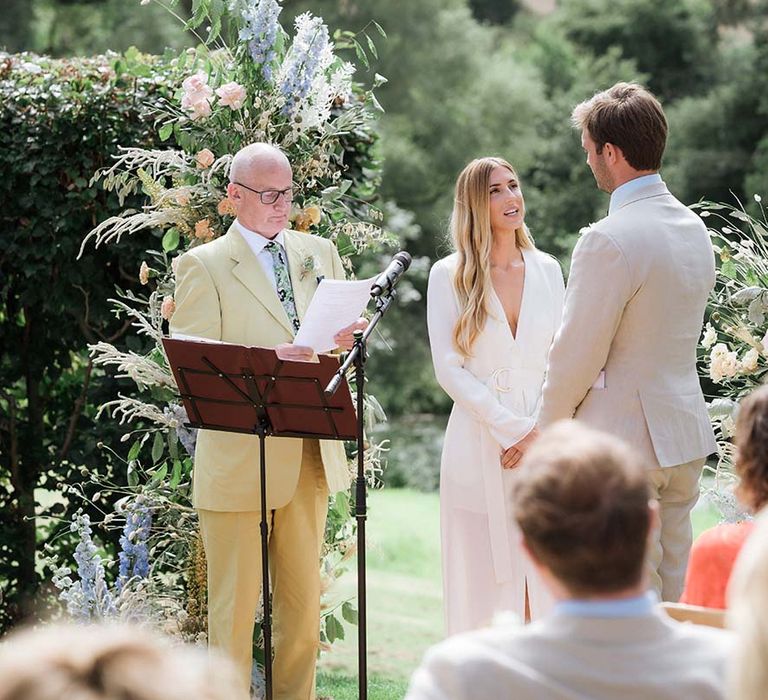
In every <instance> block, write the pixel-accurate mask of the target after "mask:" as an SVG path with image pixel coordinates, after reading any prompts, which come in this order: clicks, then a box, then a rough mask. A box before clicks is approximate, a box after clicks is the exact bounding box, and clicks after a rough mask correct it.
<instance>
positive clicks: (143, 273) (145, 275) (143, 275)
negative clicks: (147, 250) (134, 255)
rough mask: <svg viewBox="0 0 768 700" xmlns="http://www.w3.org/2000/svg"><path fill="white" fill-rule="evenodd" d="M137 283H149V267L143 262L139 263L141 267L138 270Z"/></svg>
mask: <svg viewBox="0 0 768 700" xmlns="http://www.w3.org/2000/svg"><path fill="white" fill-rule="evenodd" d="M139 282H141V283H142V284H147V282H149V265H147V263H146V262H144V261H143V260H142V261H141V267H140V268H139Z"/></svg>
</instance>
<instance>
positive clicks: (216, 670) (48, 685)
mask: <svg viewBox="0 0 768 700" xmlns="http://www.w3.org/2000/svg"><path fill="white" fill-rule="evenodd" d="M247 697H248V696H247V693H246V692H245V689H244V688H241V687H240V685H239V683H238V681H237V679H236V676H235V671H234V669H233V668H232V666H231V664H230V663H229V662H228V661H227V660H226V659H221V658H217V659H213V658H209V657H208V655H207V654H206V652H205V651H204V650H202V649H197V648H194V647H191V648H190V647H185V646H171V645H170V644H169V643H168V642H167V641H166V640H164V639H163V638H161V637H159V636H157V635H155V634H152V633H150V632H148V631H147V630H144V629H141V628H132V627H123V626H96V625H50V626H46V627H42V628H39V629H27V630H23V631H20V632H14V633H12V634H10V635H9V636H8V637H6V638H5V639H4V640H3V644H2V646H0V700H246V698H247Z"/></svg>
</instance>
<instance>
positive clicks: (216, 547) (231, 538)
mask: <svg viewBox="0 0 768 700" xmlns="http://www.w3.org/2000/svg"><path fill="white" fill-rule="evenodd" d="M303 443H304V444H303V453H302V460H301V470H300V474H299V483H298V485H297V487H296V492H295V493H294V495H293V498H292V499H291V500H290V501H289V502H288V503H287V504H286V505H285V506H283V507H282V508H278V509H276V510H273V511H271V513H270V517H269V519H268V521H269V523H270V533H269V561H270V576H271V584H272V599H273V612H274V616H273V620H274V624H273V631H274V635H273V639H274V654H275V656H274V664H273V688H274V694H273V697H274V698H275V700H314V697H315V663H316V658H317V652H318V647H319V643H320V624H319V620H320V567H319V559H320V553H321V549H322V543H323V534H324V531H325V521H326V515H327V511H328V485H327V483H326V480H325V474H324V471H323V462H322V459H321V456H320V446H319V444H318V442H317V440H304V441H303ZM270 467H271V468H272V469H279V468H280V465H279V464H275V465H267V468H268V469H269V468H270ZM198 513H199V516H200V530H201V533H202V538H203V545H204V547H205V555H206V558H207V561H208V640H209V644H210V645H211V646H214V647H216V648H218V649H220V650H222V651H223V652H225V653H226V654H228V655H229V656H230V657H231V658H232V659H233V660H234V662H235V663H236V665H237V668H238V671H239V672H240V674H241V677H242V679H243V683H244V684H245V685H246V687H250V678H251V663H252V638H253V630H254V619H255V615H256V610H257V608H258V607H259V604H260V596H261V539H260V535H259V522H260V519H261V513H260V512H258V511H246V512H222V511H211V510H199V511H198Z"/></svg>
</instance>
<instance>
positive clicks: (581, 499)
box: [512, 421, 651, 595]
mask: <svg viewBox="0 0 768 700" xmlns="http://www.w3.org/2000/svg"><path fill="white" fill-rule="evenodd" d="M650 497H651V495H650V490H649V486H648V478H647V475H646V470H645V465H644V464H643V463H642V460H641V459H640V457H639V456H638V455H637V454H636V453H635V452H634V451H633V450H632V449H631V448H630V447H629V446H628V445H626V444H625V443H623V442H622V441H621V440H619V439H618V438H614V437H612V436H610V435H607V434H605V433H601V432H598V431H596V430H592V429H590V428H587V427H585V426H583V425H581V424H579V423H578V422H576V421H567V422H566V421H561V422H560V423H556V424H555V425H553V426H552V427H551V428H548V429H547V430H545V431H544V432H543V433H542V435H541V437H540V438H539V439H538V440H537V441H536V442H535V443H534V445H533V447H531V449H530V450H528V452H527V453H526V455H525V458H524V459H523V463H522V465H521V466H520V468H519V471H518V474H517V480H516V483H515V487H514V490H513V496H512V510H513V512H514V514H515V519H516V520H517V523H518V525H519V526H520V530H521V531H522V533H523V538H524V540H525V544H526V546H527V548H528V550H529V551H530V552H531V554H532V555H533V556H534V557H535V558H536V559H537V560H538V561H539V563H541V564H543V565H544V566H546V567H547V568H548V569H549V570H550V571H551V572H552V574H553V575H554V576H555V577H556V578H557V579H558V580H559V581H560V582H561V583H562V584H563V585H564V586H565V587H566V588H567V589H568V591H569V592H570V593H572V594H574V595H595V594H601V593H613V592H617V591H621V590H624V589H627V588H631V587H632V586H635V585H637V584H638V583H639V582H640V580H641V577H642V573H643V566H644V562H645V554H646V548H647V542H648V532H649V528H650V525H651V515H650V509H649V505H648V502H649V499H650Z"/></svg>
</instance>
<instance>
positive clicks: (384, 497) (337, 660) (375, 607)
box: [317, 489, 718, 700]
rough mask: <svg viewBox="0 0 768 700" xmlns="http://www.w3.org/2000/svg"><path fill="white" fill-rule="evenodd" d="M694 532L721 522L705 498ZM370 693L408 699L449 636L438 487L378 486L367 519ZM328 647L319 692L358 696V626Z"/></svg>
mask: <svg viewBox="0 0 768 700" xmlns="http://www.w3.org/2000/svg"><path fill="white" fill-rule="evenodd" d="M692 520H693V529H694V534H695V535H698V534H699V533H700V532H702V531H703V530H705V529H707V528H709V527H712V526H713V525H715V524H716V523H717V522H718V514H717V511H716V510H715V508H714V507H713V506H712V505H711V504H709V503H707V502H706V501H703V500H702V501H700V502H699V504H698V505H697V506H696V508H695V509H694V512H693V516H692ZM366 534H367V544H368V546H367V547H366V550H367V554H368V561H367V576H366V578H367V584H368V585H367V592H368V606H367V607H368V696H369V698H370V699H371V700H400V699H401V698H403V697H404V695H405V692H406V689H407V687H408V679H409V678H410V675H411V673H412V672H413V670H414V669H415V668H416V667H417V666H418V664H419V663H420V661H421V658H422V656H423V654H424V652H425V651H426V650H427V648H428V647H430V646H431V645H432V644H434V643H435V642H437V641H439V640H440V639H441V638H442V636H443V617H442V589H441V575H440V523H439V501H438V496H437V494H436V493H419V492H416V491H410V490H407V489H385V490H383V491H373V492H371V493H370V496H369V513H368V521H367V528H366ZM356 590H357V575H356V571H355V570H353V571H350V572H348V573H347V574H345V576H344V577H342V579H340V581H339V582H338V590H337V593H336V594H337V596H338V597H339V598H350V597H354V596H355V594H356ZM346 631H347V635H348V636H347V637H346V639H344V640H342V641H338V642H336V643H335V644H334V645H333V648H332V650H331V651H330V652H326V653H324V654H323V655H322V657H321V659H320V663H319V664H318V679H317V695H318V698H323V697H325V698H333V700H353V699H355V698H357V697H358V692H357V689H358V680H357V679H358V676H357V664H358V661H357V628H356V627H351V626H347V628H346Z"/></svg>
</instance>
